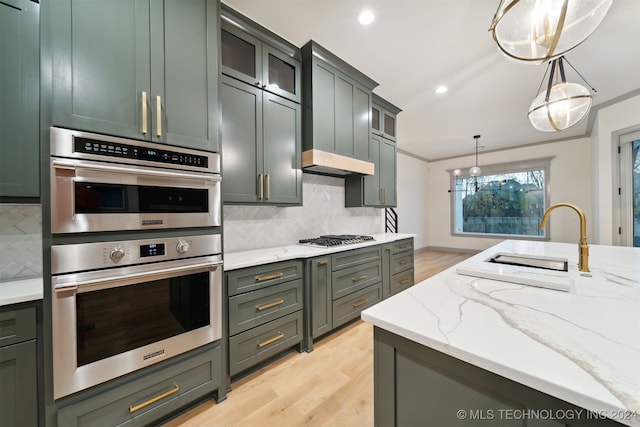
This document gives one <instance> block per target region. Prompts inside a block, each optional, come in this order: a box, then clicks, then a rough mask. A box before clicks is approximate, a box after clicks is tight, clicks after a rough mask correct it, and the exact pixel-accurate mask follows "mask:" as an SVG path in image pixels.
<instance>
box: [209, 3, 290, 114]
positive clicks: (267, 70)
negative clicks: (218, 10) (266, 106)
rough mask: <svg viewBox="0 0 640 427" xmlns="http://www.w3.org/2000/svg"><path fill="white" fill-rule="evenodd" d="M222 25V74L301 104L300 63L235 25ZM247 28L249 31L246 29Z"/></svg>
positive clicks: (229, 19)
mask: <svg viewBox="0 0 640 427" xmlns="http://www.w3.org/2000/svg"><path fill="white" fill-rule="evenodd" d="M232 22H233V21H231V18H227V19H224V15H223V21H222V30H221V46H222V72H223V73H224V74H226V75H228V76H231V77H233V78H235V79H238V80H241V81H243V82H246V83H248V84H250V85H253V86H256V87H259V88H261V89H264V90H266V91H268V92H271V93H274V94H276V95H279V96H282V97H284V98H287V99H290V100H291V101H294V102H298V103H299V102H300V91H301V89H300V81H301V67H300V61H298V60H296V59H294V58H292V57H291V54H287V53H285V52H282V51H280V50H278V49H276V48H274V47H272V46H270V45H269V44H267V43H263V42H262V41H261V40H260V39H259V38H257V37H254V36H252V35H251V34H248V33H247V32H245V31H243V30H241V29H240V28H238V27H237V26H236V25H235V24H234V23H232ZM245 28H246V27H245Z"/></svg>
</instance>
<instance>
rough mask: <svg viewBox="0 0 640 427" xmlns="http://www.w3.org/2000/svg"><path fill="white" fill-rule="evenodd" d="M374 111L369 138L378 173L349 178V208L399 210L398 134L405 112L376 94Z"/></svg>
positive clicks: (347, 185) (346, 185)
mask: <svg viewBox="0 0 640 427" xmlns="http://www.w3.org/2000/svg"><path fill="white" fill-rule="evenodd" d="M371 111H372V114H371V116H372V119H373V121H372V128H371V133H370V136H369V156H370V157H369V161H371V162H373V164H374V165H375V174H374V175H366V176H348V177H347V178H346V179H345V206H346V207H361V206H370V207H382V208H387V207H395V206H396V205H397V203H398V201H397V183H396V179H397V178H396V177H397V146H396V137H395V135H396V116H397V114H398V113H399V112H400V111H401V110H400V109H399V108H398V107H396V106H395V105H393V104H391V103H389V102H388V101H385V100H384V99H382V98H380V97H379V96H377V95H376V94H373V104H372V108H371ZM385 123H386V126H385ZM376 126H377V128H378V129H376Z"/></svg>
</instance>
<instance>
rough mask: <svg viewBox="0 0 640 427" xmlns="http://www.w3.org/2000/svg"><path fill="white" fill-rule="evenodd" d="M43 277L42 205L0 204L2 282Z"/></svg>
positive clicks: (0, 268) (0, 269)
mask: <svg viewBox="0 0 640 427" xmlns="http://www.w3.org/2000/svg"><path fill="white" fill-rule="evenodd" d="M41 276H42V206H41V205H35V204H11V203H0V282H1V281H9V280H19V279H28V278H32V277H41Z"/></svg>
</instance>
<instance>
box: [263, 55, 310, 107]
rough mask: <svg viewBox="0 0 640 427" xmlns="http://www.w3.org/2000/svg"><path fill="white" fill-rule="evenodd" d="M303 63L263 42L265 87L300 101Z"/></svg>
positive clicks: (277, 93)
mask: <svg viewBox="0 0 640 427" xmlns="http://www.w3.org/2000/svg"><path fill="white" fill-rule="evenodd" d="M301 71H302V70H301V65H300V62H299V61H296V60H295V59H293V58H291V57H289V56H287V55H285V54H284V53H282V52H280V51H279V50H277V49H275V48H273V47H271V46H269V45H268V44H266V43H263V44H262V77H263V88H264V89H265V90H268V91H269V92H272V93H275V94H276V95H280V96H283V97H285V98H287V99H290V100H292V101H294V102H298V103H299V102H300V91H301V86H300V85H301V77H300V73H301Z"/></svg>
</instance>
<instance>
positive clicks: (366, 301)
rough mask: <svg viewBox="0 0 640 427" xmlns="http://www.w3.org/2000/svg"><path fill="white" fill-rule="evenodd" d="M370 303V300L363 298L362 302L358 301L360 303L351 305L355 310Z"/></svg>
mask: <svg viewBox="0 0 640 427" xmlns="http://www.w3.org/2000/svg"><path fill="white" fill-rule="evenodd" d="M368 302H369V300H368V299H366V298H363V299H361V300H360V301H358V302H354V303H353V304H351V307H353V308H358V307H360V306H361V305H365V304H366V303H368Z"/></svg>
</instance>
